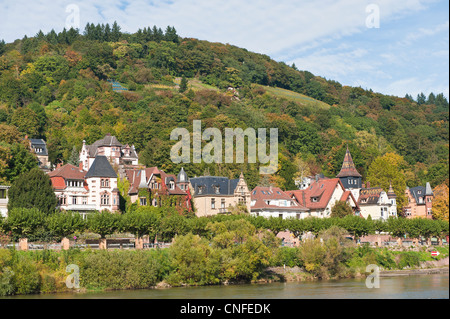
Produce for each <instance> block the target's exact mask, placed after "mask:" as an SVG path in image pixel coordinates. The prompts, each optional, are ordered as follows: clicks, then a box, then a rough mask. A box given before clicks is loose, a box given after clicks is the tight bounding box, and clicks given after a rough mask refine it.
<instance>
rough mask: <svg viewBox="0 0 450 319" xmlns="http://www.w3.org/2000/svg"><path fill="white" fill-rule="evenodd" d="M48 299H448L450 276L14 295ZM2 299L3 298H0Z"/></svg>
mask: <svg viewBox="0 0 450 319" xmlns="http://www.w3.org/2000/svg"><path fill="white" fill-rule="evenodd" d="M10 298H33V299H36V298H45V299H430V298H432V299H448V298H449V276H448V274H436V275H419V276H398V277H382V278H381V279H380V288H378V289H377V288H373V289H369V288H367V287H366V284H365V279H364V278H362V279H345V280H336V281H335V280H333V281H313V282H289V283H271V284H252V285H229V286H210V287H189V288H171V289H149V290H131V291H111V292H102V293H83V294H70V293H69V294H54V295H37V296H14V297H10ZM0 299H1V298H0Z"/></svg>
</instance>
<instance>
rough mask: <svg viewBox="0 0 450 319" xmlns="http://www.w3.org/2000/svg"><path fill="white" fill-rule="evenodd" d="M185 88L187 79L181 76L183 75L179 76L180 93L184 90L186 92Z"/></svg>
mask: <svg viewBox="0 0 450 319" xmlns="http://www.w3.org/2000/svg"><path fill="white" fill-rule="evenodd" d="M187 88H188V81H187V79H186V78H185V77H184V76H183V77H182V78H181V83H180V88H179V92H180V93H184V92H186V90H187Z"/></svg>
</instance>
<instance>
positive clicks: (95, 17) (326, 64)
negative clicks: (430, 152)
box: [0, 0, 449, 97]
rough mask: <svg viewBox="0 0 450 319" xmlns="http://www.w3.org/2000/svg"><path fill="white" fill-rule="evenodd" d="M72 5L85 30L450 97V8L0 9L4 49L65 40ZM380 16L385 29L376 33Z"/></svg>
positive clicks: (355, 0) (177, 0)
mask: <svg viewBox="0 0 450 319" xmlns="http://www.w3.org/2000/svg"><path fill="white" fill-rule="evenodd" d="M69 5H75V6H76V7H77V8H79V21H80V29H81V30H83V29H84V26H85V25H86V23H87V22H93V23H95V24H96V23H107V22H109V23H112V22H113V21H114V20H116V21H117V22H118V23H119V25H120V26H121V27H122V29H123V31H127V32H135V31H136V30H137V29H138V28H143V27H146V26H153V25H155V24H156V25H157V26H160V27H161V28H163V29H164V28H165V27H166V26H167V25H172V26H175V28H176V29H177V30H178V33H179V34H180V35H181V36H186V37H193V38H198V39H202V40H208V41H212V42H222V43H230V44H234V45H237V46H239V47H243V48H246V49H248V50H250V51H253V52H258V53H264V54H267V55H269V56H270V57H272V58H273V59H275V60H277V61H284V62H286V63H288V64H292V63H295V64H296V66H297V67H298V68H299V69H301V70H308V71H310V72H312V73H314V74H316V75H320V76H323V77H325V78H327V79H333V80H336V81H339V82H340V83H341V84H343V85H350V86H361V87H363V88H366V89H372V90H374V91H375V92H381V93H384V94H392V95H397V96H404V95H405V94H406V93H408V94H411V95H412V96H413V97H416V96H417V94H418V93H420V92H424V93H425V94H427V95H428V94H429V93H430V92H434V93H441V92H443V93H444V94H445V95H446V96H447V97H448V96H449V71H448V70H449V4H448V0H401V1H398V0H316V1H306V0H304V1H300V0H276V1H274V0H258V1H254V0H248V1H241V0H239V1H238V0H228V1H219V0H209V1H207V0H171V1H159V0H152V1H149V0H137V1H125V0H109V1H98V0H93V1H87V0H80V1H70V0H69V1H67V0H66V1H64V0H63V1H49V0H35V1H28V0H0V39H5V41H7V42H12V41H14V40H15V39H17V38H22V37H23V35H24V34H26V35H27V36H33V35H34V34H36V32H37V31H38V30H39V29H42V30H43V31H44V32H48V31H50V30H51V29H52V28H54V29H55V30H56V31H61V30H62V28H64V27H65V26H66V23H67V21H68V18H69V16H70V15H71V14H72V13H73V12H66V9H67V7H68V6H69ZM369 6H372V7H369ZM373 6H375V7H376V8H377V11H378V12H379V28H370V27H368V25H367V20H368V19H369V18H372V17H374V16H373V14H374V13H375V12H374V11H372V10H369V11H367V9H368V8H373ZM71 21H72V20H71Z"/></svg>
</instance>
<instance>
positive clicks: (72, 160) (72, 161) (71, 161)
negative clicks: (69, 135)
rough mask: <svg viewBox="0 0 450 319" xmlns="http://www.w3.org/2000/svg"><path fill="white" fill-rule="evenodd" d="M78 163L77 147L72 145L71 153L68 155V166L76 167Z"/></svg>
mask: <svg viewBox="0 0 450 319" xmlns="http://www.w3.org/2000/svg"><path fill="white" fill-rule="evenodd" d="M79 163H80V154H79V153H78V150H77V147H76V146H75V145H74V146H73V148H72V152H71V153H70V158H69V164H72V165H74V166H78V164H79Z"/></svg>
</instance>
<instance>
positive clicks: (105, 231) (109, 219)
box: [87, 210, 120, 239]
mask: <svg viewBox="0 0 450 319" xmlns="http://www.w3.org/2000/svg"><path fill="white" fill-rule="evenodd" d="M119 227H120V215H117V214H113V213H110V212H109V211H107V210H104V211H102V212H95V213H93V214H91V215H88V218H87V229H89V230H90V231H92V232H93V233H96V234H99V235H100V237H101V238H102V239H104V238H106V235H111V234H114V232H115V231H116V230H118V229H119Z"/></svg>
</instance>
